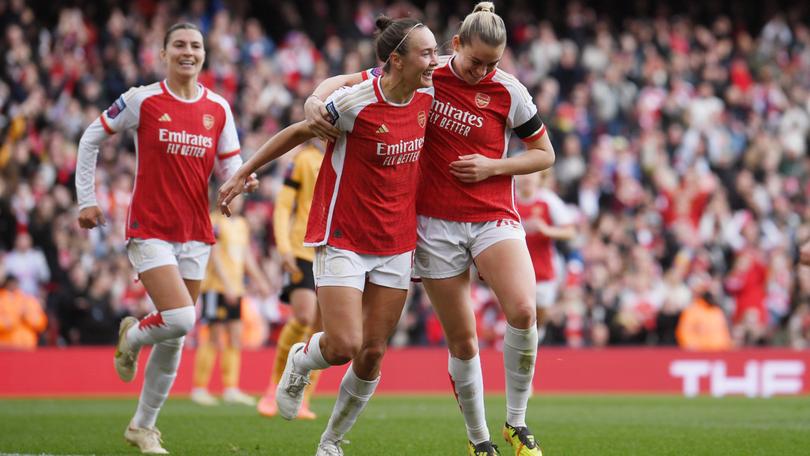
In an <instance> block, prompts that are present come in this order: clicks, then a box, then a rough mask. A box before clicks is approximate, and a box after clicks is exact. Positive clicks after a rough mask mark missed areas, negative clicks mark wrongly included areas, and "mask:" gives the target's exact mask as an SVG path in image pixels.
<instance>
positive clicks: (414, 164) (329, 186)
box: [305, 78, 433, 255]
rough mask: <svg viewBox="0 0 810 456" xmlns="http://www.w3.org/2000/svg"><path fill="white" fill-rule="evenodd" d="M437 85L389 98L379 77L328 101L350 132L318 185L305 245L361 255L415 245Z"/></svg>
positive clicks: (330, 152) (333, 149) (332, 149)
mask: <svg viewBox="0 0 810 456" xmlns="http://www.w3.org/2000/svg"><path fill="white" fill-rule="evenodd" d="M432 101H433V88H432V87H429V88H425V89H419V90H417V91H416V93H414V96H413V97H412V98H411V100H410V101H409V102H408V103H405V104H395V103H391V102H389V101H387V100H386V99H385V96H384V95H383V93H382V90H381V89H380V78H373V79H368V80H366V81H363V82H362V83H360V84H357V85H355V86H353V87H348V88H343V89H340V90H338V91H337V92H335V93H334V94H332V96H331V97H329V99H328V100H327V101H326V107H327V109H328V110H329V112H330V114H331V115H332V118H333V121H334V122H335V126H336V127H337V128H338V129H340V130H341V131H342V132H343V134H342V135H341V136H340V138H339V139H338V140H337V142H335V143H329V145H328V147H327V150H326V154H325V155H324V160H323V165H321V170H320V173H319V174H318V180H317V182H316V184H315V194H314V196H313V201H312V208H311V209H310V212H309V222H308V224H307V234H306V237H305V245H307V246H311V247H314V246H319V245H324V244H329V245H331V246H333V247H338V248H341V249H346V250H351V251H353V252H357V253H360V254H369V255H394V254H399V253H404V252H407V251H409V250H413V249H414V248H416V198H415V196H416V186H417V184H418V180H419V179H418V178H419V164H418V161H419V159H420V156H421V154H422V148H423V146H424V144H425V128H426V127H427V121H428V119H427V117H428V112H429V110H430V105H431V102H432Z"/></svg>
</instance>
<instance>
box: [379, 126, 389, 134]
mask: <svg viewBox="0 0 810 456" xmlns="http://www.w3.org/2000/svg"><path fill="white" fill-rule="evenodd" d="M377 133H388V127H386V126H385V124H381V125H380V128H378V129H377Z"/></svg>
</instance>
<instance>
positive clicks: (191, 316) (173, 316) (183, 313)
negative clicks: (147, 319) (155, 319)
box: [161, 306, 197, 338]
mask: <svg viewBox="0 0 810 456" xmlns="http://www.w3.org/2000/svg"><path fill="white" fill-rule="evenodd" d="M161 314H162V317H163V322H164V324H165V325H166V327H167V329H168V330H169V332H170V333H171V335H172V337H175V338H176V337H183V336H185V335H186V334H188V333H189V332H191V330H192V329H194V324H195V323H196V321H197V313H196V312H195V310H194V307H192V306H186V307H180V308H177V309H172V310H170V311H164V312H161Z"/></svg>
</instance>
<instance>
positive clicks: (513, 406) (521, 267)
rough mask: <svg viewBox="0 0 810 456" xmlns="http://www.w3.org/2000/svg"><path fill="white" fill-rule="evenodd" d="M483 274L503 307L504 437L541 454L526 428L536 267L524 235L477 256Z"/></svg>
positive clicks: (534, 341)
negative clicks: (519, 238)
mask: <svg viewBox="0 0 810 456" xmlns="http://www.w3.org/2000/svg"><path fill="white" fill-rule="evenodd" d="M476 265H477V266H478V270H479V272H480V273H481V276H482V277H483V278H484V280H485V281H486V282H487V284H488V285H489V286H490V287H491V288H492V290H493V291H494V292H495V295H496V296H497V297H498V301H499V302H500V303H501V306H502V307H503V311H504V315H505V316H506V321H507V326H506V335H505V336H504V347H503V361H504V370H505V371H506V425H505V426H504V429H503V433H504V438H505V439H506V440H507V442H509V443H510V444H511V445H512V446H513V447H515V448H521V451H522V452H521V453H520V454H526V455H539V454H541V453H540V448H539V445H538V444H537V442H535V438H534V435H532V433H531V432H530V431H529V429H528V428H527V427H526V407H527V405H528V402H529V397H530V396H531V393H532V379H533V377H534V367H535V362H536V359H537V338H538V337H537V309H536V284H535V281H534V267H533V266H532V261H531V257H530V256H529V250H528V249H527V248H526V243H525V242H524V241H523V240H515V239H510V240H504V241H501V242H498V243H496V244H494V245H492V246H490V247H489V248H487V249H486V250H484V251H483V252H482V253H481V254H480V255H478V257H477V258H476Z"/></svg>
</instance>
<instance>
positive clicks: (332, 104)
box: [326, 101, 340, 125]
mask: <svg viewBox="0 0 810 456" xmlns="http://www.w3.org/2000/svg"><path fill="white" fill-rule="evenodd" d="M326 110H327V111H328V112H329V115H330V116H332V125H334V124H336V123H337V120H338V119H339V118H340V114H338V112H337V108H335V102H334V101H330V102H329V103H327V104H326Z"/></svg>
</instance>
